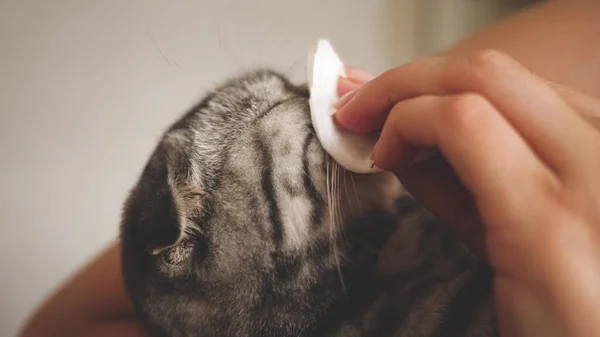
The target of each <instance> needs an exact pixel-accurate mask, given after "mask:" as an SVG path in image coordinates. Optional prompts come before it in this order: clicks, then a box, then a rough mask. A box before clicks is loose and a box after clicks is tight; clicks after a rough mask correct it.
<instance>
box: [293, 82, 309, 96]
mask: <svg viewBox="0 0 600 337" xmlns="http://www.w3.org/2000/svg"><path fill="white" fill-rule="evenodd" d="M296 91H297V92H298V93H299V94H300V95H302V96H304V97H306V98H308V97H309V96H310V90H309V88H308V82H307V83H304V84H300V85H299V86H297V87H296Z"/></svg>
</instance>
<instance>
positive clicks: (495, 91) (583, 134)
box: [335, 51, 598, 176]
mask: <svg viewBox="0 0 600 337" xmlns="http://www.w3.org/2000/svg"><path fill="white" fill-rule="evenodd" d="M464 92H474V93H477V94H480V95H482V96H483V97H485V98H486V99H487V100H489V102H490V103H492V105H494V107H495V108H496V109H497V110H498V111H500V112H501V114H502V115H503V117H504V118H506V120H507V121H508V122H509V123H510V124H511V125H512V126H513V127H514V128H515V129H516V130H517V132H518V133H519V134H521V136H522V137H523V138H525V140H526V141H527V143H529V145H530V146H532V148H533V149H534V151H535V152H536V153H537V154H538V155H539V156H540V157H541V159H542V160H543V161H545V162H546V163H547V164H548V165H550V166H551V167H552V168H553V169H555V170H557V171H558V172H559V174H561V175H562V174H565V175H569V176H580V175H581V173H583V172H581V170H587V169H588V168H587V167H583V166H581V165H574V163H582V162H583V161H584V160H585V159H586V158H591V157H593V156H594V155H596V153H591V151H592V148H591V147H588V148H581V144H590V143H594V142H598V134H597V132H595V130H593V128H591V126H590V125H589V124H588V123H586V122H585V121H584V120H583V119H582V118H581V116H579V115H578V113H576V112H575V110H574V109H573V108H572V106H571V105H570V104H567V103H566V102H565V100H564V99H563V98H562V97H561V96H560V95H559V94H557V92H556V91H555V90H554V89H553V88H552V87H551V86H550V85H548V83H547V82H546V81H544V80H542V79H540V78H538V77H537V76H535V75H533V74H532V73H531V72H529V71H528V70H527V69H525V68H524V67H522V66H521V65H520V64H519V63H518V62H517V61H516V60H514V59H512V58H510V57H509V56H507V55H504V54H502V53H499V52H495V51H486V52H482V53H479V54H477V55H475V56H473V57H470V58H455V57H433V58H427V59H423V60H419V61H416V62H413V63H411V64H408V65H405V66H402V67H399V68H395V69H392V70H389V71H387V72H386V73H384V74H383V75H381V76H379V77H378V78H376V79H374V80H372V81H370V82H368V83H366V84H365V85H364V86H363V88H361V89H360V90H358V92H356V94H354V97H353V98H352V99H351V100H350V101H349V102H348V103H347V104H345V105H344V106H342V107H341V108H339V111H338V112H337V113H336V115H335V116H336V119H337V121H338V123H339V124H340V125H341V126H342V127H345V128H347V129H349V130H351V131H358V132H371V131H375V130H378V129H381V127H382V126H383V124H384V123H385V120H386V118H387V115H388V114H389V111H390V110H391V108H392V107H393V106H394V105H395V104H396V103H398V102H400V101H403V100H405V99H408V98H414V97H417V96H423V95H452V94H458V93H464ZM574 99H576V100H577V99H578V98H577V97H574Z"/></svg>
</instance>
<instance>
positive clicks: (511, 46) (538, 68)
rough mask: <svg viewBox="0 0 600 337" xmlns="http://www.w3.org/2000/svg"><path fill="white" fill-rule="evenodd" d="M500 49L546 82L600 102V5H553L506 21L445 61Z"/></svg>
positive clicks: (579, 1)
mask: <svg viewBox="0 0 600 337" xmlns="http://www.w3.org/2000/svg"><path fill="white" fill-rule="evenodd" d="M483 49H496V50H500V51H503V52H505V53H507V54H509V55H511V56H512V57H513V58H515V59H516V60H518V61H519V62H521V63H522V64H523V65H524V66H525V67H526V68H528V69H529V70H531V71H533V72H534V73H536V74H537V75H538V76H540V77H542V78H545V79H547V80H550V81H553V82H556V83H561V84H564V85H566V86H569V87H572V88H574V89H576V90H580V91H582V92H584V93H588V94H590V95H593V96H596V97H600V1H595V0H555V1H548V2H546V3H542V4H540V5H537V6H535V7H533V8H531V9H528V10H525V11H523V12H521V13H518V14H515V15H513V16H510V17H507V18H505V19H503V20H500V21H499V22H497V23H495V24H492V25H491V26H489V27H487V28H485V29H483V30H481V31H479V32H478V33H476V34H474V35H472V36H470V37H468V38H466V39H464V40H463V41H461V42H459V43H458V44H456V45H454V46H453V47H451V48H450V49H448V50H446V51H444V52H443V53H442V54H444V55H464V54H466V53H470V52H473V51H477V50H483Z"/></svg>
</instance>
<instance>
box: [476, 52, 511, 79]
mask: <svg viewBox="0 0 600 337" xmlns="http://www.w3.org/2000/svg"><path fill="white" fill-rule="evenodd" d="M511 60H512V58H511V57H510V56H508V55H507V54H505V53H503V52H501V51H498V50H494V49H486V50H482V51H480V52H477V53H475V54H474V55H473V56H472V57H471V59H470V64H471V66H472V67H474V68H475V69H477V70H480V71H482V72H484V73H486V74H489V73H490V72H494V71H497V70H499V69H503V68H505V67H507V66H508V65H509V64H510V63H511Z"/></svg>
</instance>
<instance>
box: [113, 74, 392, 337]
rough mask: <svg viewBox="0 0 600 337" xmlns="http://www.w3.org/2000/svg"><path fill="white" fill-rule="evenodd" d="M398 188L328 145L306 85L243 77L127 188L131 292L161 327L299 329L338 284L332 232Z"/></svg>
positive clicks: (338, 258)
mask: <svg viewBox="0 0 600 337" xmlns="http://www.w3.org/2000/svg"><path fill="white" fill-rule="evenodd" d="M399 191H400V187H399V183H398V182H397V181H396V179H395V178H394V177H393V176H392V175H390V174H387V173H381V174H375V175H356V174H351V173H349V172H347V171H345V170H343V169H342V168H341V167H340V166H339V165H337V164H336V163H335V162H334V161H333V160H332V159H331V158H330V157H329V156H328V155H327V154H326V153H325V151H324V150H323V148H322V147H321V145H320V144H319V141H318V139H317V138H316V136H315V133H314V130H313V128H312V125H311V119H310V111H309V106H308V92H307V91H306V89H305V88H304V89H303V88H300V87H296V86H294V85H292V84H291V83H290V82H289V81H288V80H287V79H285V78H284V77H282V76H280V75H278V74H276V73H274V72H271V71H257V72H252V73H249V74H245V75H242V76H240V77H237V78H234V79H232V80H230V81H228V82H226V83H225V84H224V85H222V86H221V87H219V88H217V89H216V90H214V91H213V92H211V93H209V94H208V95H207V96H206V97H205V98H204V100H202V102H201V103H200V104H199V105H198V106H196V107H195V108H193V109H192V110H191V111H190V112H188V113H187V114H186V115H185V116H183V117H182V118H181V119H180V120H178V121H177V122H176V123H174V124H173V125H172V126H171V127H170V128H169V129H168V130H167V131H166V132H165V134H164V135H163V137H162V139H161V140H160V142H159V144H158V145H157V147H156V148H155V150H154V152H153V154H152V155H151V157H150V158H149V160H148V162H147V164H146V166H145V168H144V169H143V172H142V174H141V176H140V178H139V181H138V182H137V184H136V185H135V187H134V188H133V189H132V191H131V193H130V195H129V197H128V199H127V201H126V204H125V207H124V211H123V220H122V224H121V239H122V241H121V242H122V249H123V271H124V275H125V282H126V285H127V288H128V291H129V293H130V295H131V297H132V299H133V301H134V303H135V306H136V308H137V309H138V311H139V312H140V313H141V315H142V318H143V319H144V320H145V321H146V322H148V324H149V325H151V326H153V327H154V328H155V329H157V330H158V331H161V332H163V333H167V334H169V335H186V334H188V333H190V332H193V331H203V332H206V334H205V335H206V336H212V335H215V336H217V335H218V336H244V335H253V334H254V335H256V334H266V335H277V336H283V335H297V334H298V333H299V332H301V331H305V330H306V329H308V328H310V327H311V326H314V324H315V322H316V320H317V319H318V317H319V315H322V313H323V312H325V311H326V310H327V308H328V306H330V305H332V303H334V302H335V301H336V299H337V298H339V297H340V296H341V295H342V294H343V291H344V289H343V287H342V282H341V280H340V267H341V266H342V265H344V261H345V259H346V258H347V256H346V254H347V253H348V251H349V249H348V247H347V246H345V245H343V244H342V243H341V242H342V241H343V240H341V239H340V237H341V236H342V235H341V234H340V233H342V232H343V230H344V229H345V228H346V227H348V224H349V223H351V222H352V223H360V222H361V219H366V218H367V217H366V216H367V214H372V213H373V212H375V213H386V212H392V210H393V201H394V199H395V197H396V196H397V194H398V193H399ZM346 243H348V242H347V241H346Z"/></svg>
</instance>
